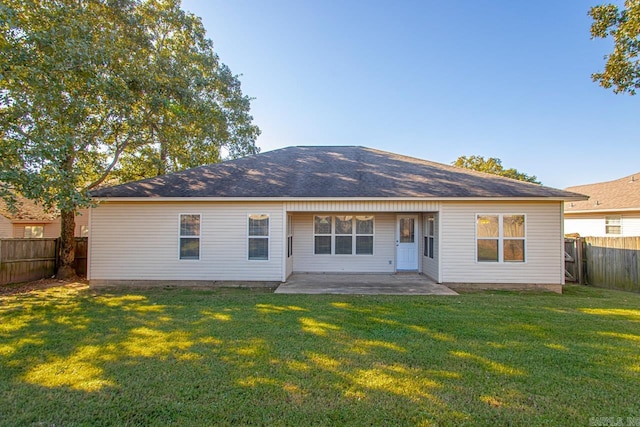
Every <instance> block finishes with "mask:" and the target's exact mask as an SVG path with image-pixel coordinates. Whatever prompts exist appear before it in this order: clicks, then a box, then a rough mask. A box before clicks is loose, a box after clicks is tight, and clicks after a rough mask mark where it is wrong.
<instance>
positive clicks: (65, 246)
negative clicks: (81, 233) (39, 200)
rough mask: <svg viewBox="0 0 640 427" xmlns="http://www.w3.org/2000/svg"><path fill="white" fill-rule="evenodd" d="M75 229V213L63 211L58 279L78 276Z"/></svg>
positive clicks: (61, 216) (61, 215)
mask: <svg viewBox="0 0 640 427" xmlns="http://www.w3.org/2000/svg"><path fill="white" fill-rule="evenodd" d="M75 229H76V218H75V214H74V212H73V211H62V212H61V213H60V265H59V266H58V272H57V273H56V278H57V279H68V278H71V277H74V276H75V275H76V269H75V265H74V264H75V258H76V248H75V241H74V240H75Z"/></svg>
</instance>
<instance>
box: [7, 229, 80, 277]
mask: <svg viewBox="0 0 640 427" xmlns="http://www.w3.org/2000/svg"><path fill="white" fill-rule="evenodd" d="M57 240H58V239H0V285H6V284H9V283H19V282H28V281H31V280H38V279H44V278H46V277H51V276H53V275H54V274H55V270H56V265H57V248H58V244H57ZM75 244H76V254H77V256H76V262H75V267H76V272H77V273H78V274H79V275H86V273H87V246H88V245H87V238H86V237H85V238H76V239H75Z"/></svg>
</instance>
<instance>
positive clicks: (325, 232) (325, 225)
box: [313, 215, 331, 255]
mask: <svg viewBox="0 0 640 427" xmlns="http://www.w3.org/2000/svg"><path fill="white" fill-rule="evenodd" d="M313 240H314V242H313V246H314V252H313V253H314V254H316V255H331V216H326V215H325V216H315V217H314V219H313Z"/></svg>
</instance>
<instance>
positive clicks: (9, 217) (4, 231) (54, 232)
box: [0, 197, 89, 239]
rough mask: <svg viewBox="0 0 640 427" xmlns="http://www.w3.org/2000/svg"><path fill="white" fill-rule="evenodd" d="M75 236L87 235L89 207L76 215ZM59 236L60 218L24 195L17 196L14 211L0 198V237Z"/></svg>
mask: <svg viewBox="0 0 640 427" xmlns="http://www.w3.org/2000/svg"><path fill="white" fill-rule="evenodd" d="M75 235H76V237H86V236H88V235H89V209H82V210H81V211H80V214H79V215H76V230H75ZM43 237H51V238H56V237H60V218H59V217H58V214H57V213H55V212H47V211H46V210H45V209H43V208H42V206H40V205H38V204H36V203H34V202H33V201H31V200H29V199H26V198H24V197H18V200H17V203H16V209H15V211H11V210H10V209H9V207H8V206H7V204H6V203H5V202H4V201H2V200H0V238H20V239H22V238H27V239H29V238H31V239H33V238H43Z"/></svg>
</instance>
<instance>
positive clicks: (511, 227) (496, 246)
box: [476, 214, 526, 262]
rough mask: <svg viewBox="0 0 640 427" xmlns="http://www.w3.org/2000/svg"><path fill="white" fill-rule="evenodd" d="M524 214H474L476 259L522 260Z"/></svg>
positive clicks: (524, 233)
mask: <svg viewBox="0 0 640 427" xmlns="http://www.w3.org/2000/svg"><path fill="white" fill-rule="evenodd" d="M525 225H526V224H525V216H524V215H522V214H516V215H512V214H486V215H484V214H481V215H477V216H476V252H477V255H476V259H477V261H478V262H524V261H525V247H526V227H525Z"/></svg>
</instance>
